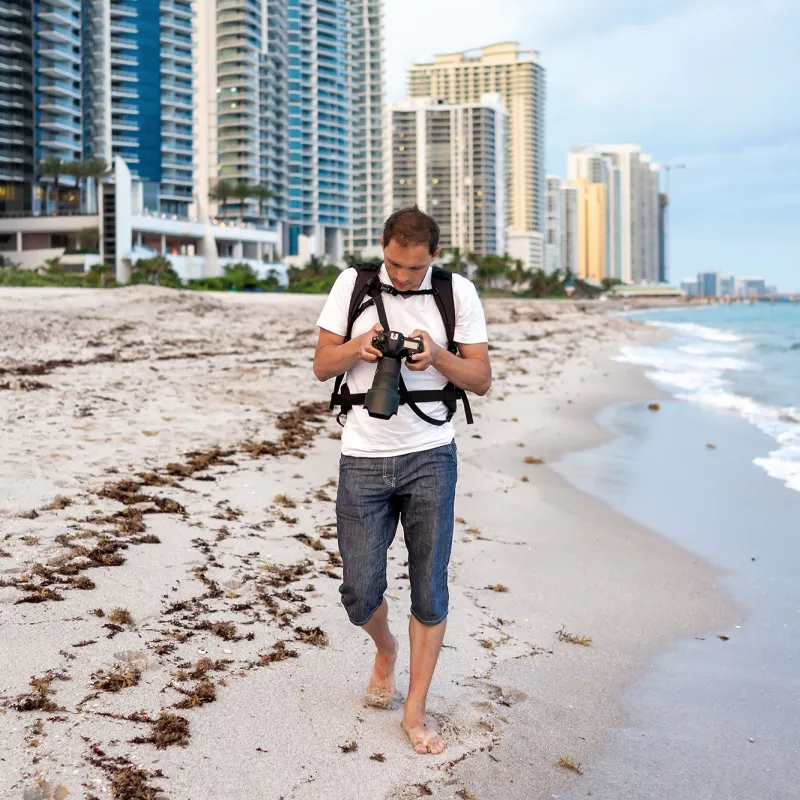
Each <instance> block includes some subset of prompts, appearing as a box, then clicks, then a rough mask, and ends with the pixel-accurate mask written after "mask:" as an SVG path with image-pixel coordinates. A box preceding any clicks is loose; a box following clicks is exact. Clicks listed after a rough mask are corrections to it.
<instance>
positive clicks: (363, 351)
mask: <svg viewBox="0 0 800 800" xmlns="http://www.w3.org/2000/svg"><path fill="white" fill-rule="evenodd" d="M382 330H383V325H381V324H380V322H379V323H378V324H377V325H375V326H374V327H373V328H372V330H369V331H367V332H366V333H362V334H361V336H359V337H357V339H356V341H357V342H358V358H359V360H360V361H366V362H367V364H374V363H375V362H376V361H377V360H378V359H379V358H380V357H381V356H382V355H383V353H381V351H380V350H378V349H377V348H376V347H374V346H373V344H372V337H373V336H375V334H377V333H380V332H381V331H382Z"/></svg>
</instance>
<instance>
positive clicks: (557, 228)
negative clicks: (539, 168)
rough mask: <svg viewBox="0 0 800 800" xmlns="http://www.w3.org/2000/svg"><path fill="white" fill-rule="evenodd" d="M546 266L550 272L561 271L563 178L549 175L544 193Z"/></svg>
mask: <svg viewBox="0 0 800 800" xmlns="http://www.w3.org/2000/svg"><path fill="white" fill-rule="evenodd" d="M544 210H545V224H544V264H545V269H546V270H547V271H548V272H551V273H552V272H557V271H559V270H560V269H561V178H559V176H558V175H548V176H547V178H546V179H545V192H544Z"/></svg>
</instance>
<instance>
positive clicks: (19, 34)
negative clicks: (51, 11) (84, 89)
mask: <svg viewBox="0 0 800 800" xmlns="http://www.w3.org/2000/svg"><path fill="white" fill-rule="evenodd" d="M0 28H2V30H3V35H2V36H1V37H0V141H2V143H3V144H2V147H0V212H11V211H23V210H25V209H29V208H31V205H32V202H33V198H32V195H33V185H34V180H35V169H34V164H35V161H34V137H35V134H36V126H35V125H34V102H33V69H32V67H33V11H32V9H31V5H30V4H29V3H28V4H22V3H18V4H16V5H11V4H9V3H2V4H0ZM70 31H71V33H72V32H73V31H74V28H71V29H70ZM65 55H66V54H65ZM71 99H72V98H71ZM66 110H69V112H70V113H69V121H70V122H72V120H73V118H74V116H75V115H74V113H73V112H72V103H71V102H70V103H69V105H68V106H66V107H65V111H66Z"/></svg>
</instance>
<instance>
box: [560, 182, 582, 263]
mask: <svg viewBox="0 0 800 800" xmlns="http://www.w3.org/2000/svg"><path fill="white" fill-rule="evenodd" d="M561 269H562V270H563V271H564V272H571V273H572V274H573V275H576V274H577V272H578V187H577V186H575V184H574V183H570V182H569V181H564V183H562V184H561Z"/></svg>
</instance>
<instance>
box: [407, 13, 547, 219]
mask: <svg viewBox="0 0 800 800" xmlns="http://www.w3.org/2000/svg"><path fill="white" fill-rule="evenodd" d="M456 13H457V12H456ZM408 90H409V97H442V98H444V99H445V100H447V101H448V102H450V103H474V102H477V101H478V100H479V99H480V98H481V97H482V96H483V95H485V94H487V93H497V94H499V95H500V96H501V97H502V99H503V103H504V104H505V107H506V109H507V111H508V115H509V120H508V131H509V133H508V153H509V156H508V159H509V193H508V201H507V208H508V220H509V225H510V226H511V227H512V228H514V229H515V230H516V231H539V232H542V231H543V229H544V186H545V171H544V163H545V158H544V128H545V126H544V117H545V95H546V90H545V69H544V67H543V66H542V65H541V63H540V59H539V53H538V52H537V51H535V50H523V49H521V48H520V46H519V44H518V43H517V42H500V43H498V44H493V45H489V46H487V47H483V48H480V49H478V50H470V51H465V52H460V53H446V54H440V55H436V56H435V57H434V60H433V61H432V62H430V63H425V64H414V65H413V66H412V67H411V70H410V71H409V76H408Z"/></svg>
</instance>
